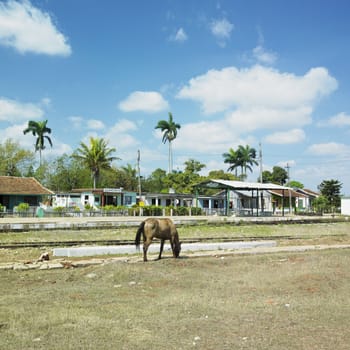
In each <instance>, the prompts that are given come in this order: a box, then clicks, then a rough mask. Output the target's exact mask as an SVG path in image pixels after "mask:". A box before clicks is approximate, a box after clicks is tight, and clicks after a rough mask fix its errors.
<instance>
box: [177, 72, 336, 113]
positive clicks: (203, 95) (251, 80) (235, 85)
mask: <svg viewBox="0 0 350 350" xmlns="http://www.w3.org/2000/svg"><path fill="white" fill-rule="evenodd" d="M337 86H338V84H337V81H336V80H335V79H334V78H333V77H332V76H330V75H329V73H328V71H327V69H325V68H322V67H318V68H313V69H310V70H309V71H308V72H307V73H306V74H305V75H304V76H296V75H294V74H292V73H281V72H279V71H277V70H274V69H272V68H269V67H263V66H259V65H258V66H253V67H251V68H246V69H238V68H236V67H227V68H223V69H222V70H214V69H213V70H210V71H208V72H207V73H206V74H203V75H200V76H198V77H195V78H192V79H191V80H190V81H189V83H188V84H187V85H186V86H185V87H183V88H182V89H181V90H180V92H179V93H178V95H177V97H178V98H182V99H190V100H194V101H198V102H199V103H200V104H201V106H202V109H203V111H204V113H206V114H210V113H216V112H222V111H225V110H228V109H230V108H234V107H237V108H248V109H252V108H253V107H254V108H257V107H259V108H265V109H276V108H277V109H296V108H301V107H304V108H305V107H306V108H311V107H312V106H313V105H314V104H315V103H316V102H317V100H318V99H319V98H320V97H322V96H325V95H328V94H330V93H331V92H332V91H334V90H335V89H336V88H337Z"/></svg>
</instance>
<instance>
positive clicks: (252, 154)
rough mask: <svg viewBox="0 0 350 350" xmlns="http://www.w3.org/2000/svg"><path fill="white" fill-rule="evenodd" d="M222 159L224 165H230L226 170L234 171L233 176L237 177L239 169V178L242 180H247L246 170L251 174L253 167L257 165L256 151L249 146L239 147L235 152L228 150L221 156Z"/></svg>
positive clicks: (231, 149)
mask: <svg viewBox="0 0 350 350" xmlns="http://www.w3.org/2000/svg"><path fill="white" fill-rule="evenodd" d="M223 157H224V163H228V164H230V167H229V168H228V169H227V170H228V171H235V175H236V176H237V169H238V168H240V169H241V174H240V178H241V179H242V180H243V179H246V178H247V170H249V171H250V172H252V171H253V168H252V167H253V165H258V161H257V160H256V150H255V148H252V147H250V146H249V145H246V146H242V145H239V146H238V148H237V150H234V149H233V148H230V149H229V151H228V152H227V153H224V154H223Z"/></svg>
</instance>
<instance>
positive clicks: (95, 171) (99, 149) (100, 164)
mask: <svg viewBox="0 0 350 350" xmlns="http://www.w3.org/2000/svg"><path fill="white" fill-rule="evenodd" d="M115 151H116V149H115V148H109V147H108V142H107V141H105V140H104V139H103V138H97V137H96V138H94V137H90V140H89V145H86V144H85V143H83V142H81V143H80V147H79V148H78V149H77V150H76V152H75V153H74V154H73V157H74V158H76V159H80V160H81V161H82V162H83V163H84V164H85V165H86V166H87V167H88V168H89V169H90V171H91V176H92V179H93V187H94V188H96V185H97V182H98V180H99V176H100V173H101V170H102V169H111V163H112V162H113V161H114V160H117V159H119V158H117V157H114V156H111V154H112V153H113V152H115Z"/></svg>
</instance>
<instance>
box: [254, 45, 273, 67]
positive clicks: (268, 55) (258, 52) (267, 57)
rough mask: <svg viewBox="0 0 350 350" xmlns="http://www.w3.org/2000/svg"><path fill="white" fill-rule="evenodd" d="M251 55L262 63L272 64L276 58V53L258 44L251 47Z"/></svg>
mask: <svg viewBox="0 0 350 350" xmlns="http://www.w3.org/2000/svg"><path fill="white" fill-rule="evenodd" d="M253 57H254V58H255V59H256V60H257V61H258V62H259V63H262V64H274V63H275V62H276V60H277V54H276V53H274V52H272V51H267V50H266V49H265V48H264V47H263V46H261V45H258V46H256V47H255V48H254V49H253Z"/></svg>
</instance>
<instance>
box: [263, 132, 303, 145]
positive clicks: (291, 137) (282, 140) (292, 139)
mask: <svg viewBox="0 0 350 350" xmlns="http://www.w3.org/2000/svg"><path fill="white" fill-rule="evenodd" d="M304 140H305V132H304V130H302V129H292V130H288V131H280V132H275V133H273V134H270V135H268V136H266V137H265V139H264V142H266V143H271V144H291V143H299V142H302V141H304Z"/></svg>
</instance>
